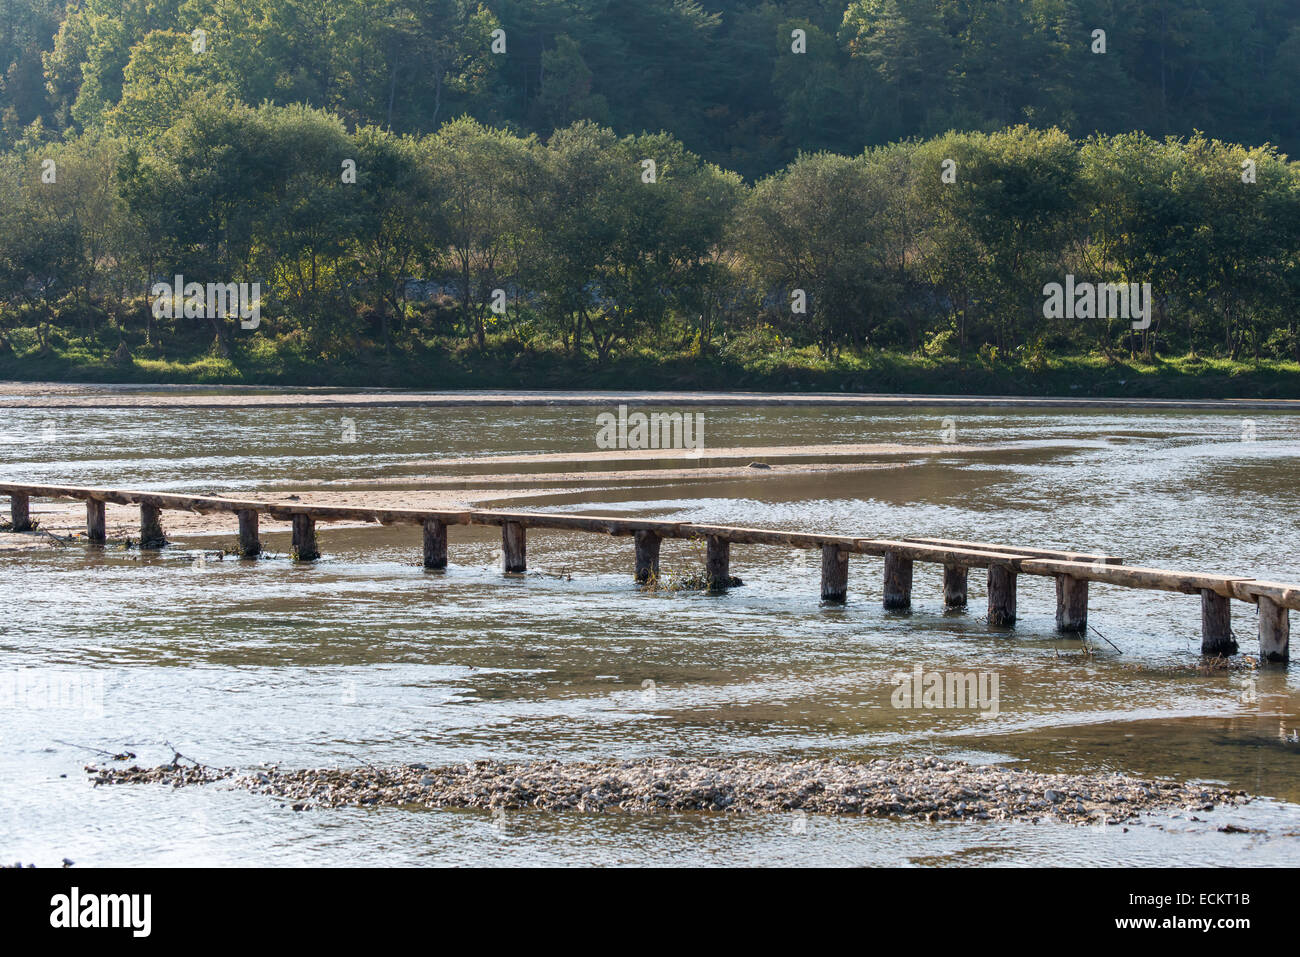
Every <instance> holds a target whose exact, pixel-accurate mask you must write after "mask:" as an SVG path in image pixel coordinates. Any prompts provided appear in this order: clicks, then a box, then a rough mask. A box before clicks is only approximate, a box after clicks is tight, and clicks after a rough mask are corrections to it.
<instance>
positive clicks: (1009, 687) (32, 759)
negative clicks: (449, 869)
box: [0, 406, 1300, 866]
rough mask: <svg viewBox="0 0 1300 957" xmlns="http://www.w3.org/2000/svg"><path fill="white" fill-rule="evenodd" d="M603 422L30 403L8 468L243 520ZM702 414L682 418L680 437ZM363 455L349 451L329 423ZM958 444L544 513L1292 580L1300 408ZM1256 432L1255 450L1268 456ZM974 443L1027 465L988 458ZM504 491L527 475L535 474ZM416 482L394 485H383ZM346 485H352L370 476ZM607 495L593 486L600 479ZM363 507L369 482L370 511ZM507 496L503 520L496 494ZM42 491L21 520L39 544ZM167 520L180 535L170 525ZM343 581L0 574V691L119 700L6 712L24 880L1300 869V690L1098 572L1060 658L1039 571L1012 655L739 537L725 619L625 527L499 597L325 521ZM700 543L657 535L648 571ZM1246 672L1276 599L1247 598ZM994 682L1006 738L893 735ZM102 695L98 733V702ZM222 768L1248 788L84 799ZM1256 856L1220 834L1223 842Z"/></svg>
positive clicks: (0, 439)
mask: <svg viewBox="0 0 1300 957" xmlns="http://www.w3.org/2000/svg"><path fill="white" fill-rule="evenodd" d="M598 411H600V410H599V409H592V408H573V407H554V408H517V409H509V408H480V409H473V408H461V409H352V410H348V409H312V408H298V409H278V410H271V409H258V408H232V409H193V410H184V409H165V408H160V409H101V410H66V411H60V410H57V409H30V410H27V409H7V410H3V412H0V417H2V418H0V422H2V423H3V427H2V428H0V460H2V464H0V478H2V479H3V480H7V481H31V482H58V483H64V484H82V485H97V484H98V485H105V486H119V487H150V488H157V489H166V490H177V491H181V490H188V491H195V492H218V493H227V494H235V493H237V494H248V495H252V494H256V493H257V492H259V491H268V492H269V491H285V490H289V489H294V490H300V489H317V488H319V489H329V488H340V489H343V488H346V489H348V490H354V489H356V488H365V487H366V485H367V484H368V483H376V482H379V481H381V480H382V481H383V482H385V483H386V484H385V485H384V486H383V487H384V488H385V489H389V490H391V489H393V488H402V487H408V488H419V487H420V478H421V477H423V476H430V475H435V474H438V472H439V467H438V464H437V463H438V461H439V460H442V459H447V458H452V457H458V456H465V455H505V454H522V453H534V452H591V451H594V450H595V445H594V436H595V433H596V425H595V416H596V414H597V412H598ZM692 411H695V410H692ZM702 411H704V413H705V416H706V423H707V424H706V431H705V440H706V442H707V444H708V445H709V446H710V447H711V448H715V449H716V448H723V447H737V446H758V445H795V444H802V443H808V444H813V443H858V442H891V443H907V444H917V445H922V444H924V445H936V444H939V442H940V433H941V429H942V420H943V419H944V418H945V417H947V416H950V415H953V413H952V411H951V410H945V409H943V408H942V407H939V406H936V407H935V408H933V409H925V410H910V409H909V410H852V409H830V408H802V409H801V408H720V409H704V410H702ZM344 416H347V417H350V418H352V419H353V420H354V422H353V424H352V425H353V427H354V429H355V438H356V441H355V442H345V441H343V438H344V435H345V428H346V427H345V425H344V424H343V423H342V422H341V419H342V418H343V417H344ZM955 418H956V426H957V442H956V443H955V444H953V445H951V446H950V447H948V448H946V449H945V450H943V451H942V452H939V453H933V454H921V453H918V454H915V455H911V454H909V455H904V456H901V457H899V458H897V459H892V460H889V461H887V462H885V463H884V464H887V465H891V466H897V467H890V468H882V469H877V470H872V471H861V472H848V473H844V472H841V473H823V474H820V475H808V476H791V475H780V474H771V473H769V474H763V473H762V472H758V471H755V473H754V475H753V477H752V478H751V477H745V478H743V479H735V478H729V479H723V480H717V479H714V480H703V479H692V480H688V481H683V482H673V481H669V480H653V481H644V482H640V483H636V484H633V485H623V486H618V487H615V486H614V485H613V484H612V483H610V484H609V485H608V487H601V488H600V489H599V490H597V491H596V492H590V491H567V492H564V493H562V494H558V495H553V496H549V497H545V498H540V499H529V500H528V502H527V507H529V508H534V507H538V508H558V509H574V510H595V511H599V512H609V511H619V512H626V513H628V514H634V515H641V516H656V517H666V518H673V519H680V520H693V521H705V522H720V523H731V524H741V525H758V526H767V527H779V528H787V529H793V530H801V531H835V532H843V533H853V534H858V535H870V536H876V537H899V536H905V535H932V536H942V537H947V538H965V539H972V540H980V541H993V542H1005V543H1011V544H1020V545H1038V546H1040V547H1065V546H1069V547H1076V548H1081V549H1087V550H1095V551H1104V552H1107V553H1111V554H1118V555H1122V556H1123V557H1124V559H1125V560H1127V561H1129V562H1131V563H1135V564H1149V565H1157V566H1164V567H1170V568H1177V567H1190V568H1194V569H1199V570H1206V571H1213V570H1219V571H1223V572H1227V573H1236V574H1249V575H1254V576H1259V577H1266V578H1271V579H1278V580H1284V581H1288V580H1289V581H1300V547H1297V546H1298V544H1300V536H1298V535H1297V530H1298V529H1297V515H1298V514H1300V510H1298V506H1300V458H1298V455H1300V416H1292V415H1284V414H1266V413H1253V414H1252V418H1251V420H1250V421H1249V422H1244V421H1243V419H1242V417H1241V416H1240V415H1230V414H1226V413H1225V414H1217V413H1119V412H1106V411H1089V412H1082V411H1071V412H1054V411H1051V410H1035V411H1025V412H1016V411H1008V410H997V411H992V412H989V413H986V414H980V413H974V412H970V411H962V412H959V413H958V414H956V416H955ZM1243 439H1253V440H1250V441H1243ZM978 443H1005V444H1007V445H1008V446H1009V447H1008V448H1007V449H1005V450H1002V451H997V452H988V451H984V452H971V451H968V450H967V449H966V448H965V447H966V446H968V445H973V444H978ZM509 470H510V471H518V470H519V467H518V466H513V465H512V466H510V467H509ZM395 480H396V482H397V484H396V485H394V484H393V482H394V481H395ZM345 483H346V484H345ZM593 483H594V484H597V485H599V484H600V479H599V477H598V476H597V477H594V478H593ZM376 487H378V486H376ZM509 501H510V500H509V499H508V498H504V497H503V498H501V499H498V500H496V501H494V502H492V503H489V504H497V505H505V504H508V503H509ZM42 507H45V503H41V502H37V503H34V512H35V515H36V517H38V518H39V517H40V509H41V508H42ZM164 523H166V513H164ZM319 533H320V543H321V547H322V550H323V551H324V553H325V555H324V558H323V559H322V560H321V561H320V562H318V563H316V564H314V565H311V566H294V565H292V564H291V563H290V562H289V561H288V560H287V559H286V558H285V557H284V554H285V552H287V550H288V542H287V535H285V534H283V533H270V534H267V535H266V536H265V539H266V542H267V544H268V545H269V546H270V550H271V551H272V552H273V553H278V555H279V557H272V558H269V559H267V560H263V561H257V562H239V561H234V560H230V559H227V560H226V561H221V562H218V561H212V560H208V561H206V562H204V563H203V564H202V566H201V567H198V568H196V567H195V566H194V558H195V556H196V554H197V553H198V551H199V550H200V549H202V548H205V547H206V548H212V547H215V546H216V545H218V544H225V543H227V542H229V541H230V540H232V539H233V535H234V529H233V525H232V528H231V530H230V532H229V533H228V534H224V535H219V536H215V537H212V536H191V537H188V538H186V537H181V536H175V535H174V536H173V539H174V545H173V547H171V548H168V549H166V550H164V551H163V552H162V553H161V554H158V555H155V554H149V553H144V554H142V553H140V552H138V551H126V550H122V549H120V548H113V547H111V546H110V547H109V548H107V549H90V548H88V547H86V546H83V545H75V546H69V547H66V548H61V549H49V550H41V551H35V552H23V553H0V609H3V618H2V620H0V672H3V673H5V674H7V675H10V676H12V675H13V674H15V673H17V672H20V671H24V670H28V669H35V670H37V671H39V672H42V673H43V674H45V675H47V676H58V675H64V676H66V675H72V676H75V679H76V680H77V681H79V682H81V683H82V687H85V688H90V689H92V690H94V689H98V688H101V687H102V696H99V697H95V696H94V695H92V698H94V699H95V700H94V701H93V705H94V706H93V707H89V708H80V707H52V706H44V707H34V706H32V702H30V701H27V702H26V703H24V702H23V701H19V700H9V701H5V702H0V857H2V858H3V859H4V860H5V861H6V862H13V861H18V860H22V861H24V862H32V863H36V864H39V865H43V866H50V865H57V864H58V863H59V861H60V859H61V858H63V857H69V858H71V859H73V860H75V861H76V862H77V865H78V866H84V865H95V864H143V863H159V864H293V863H305V864H414V863H511V862H518V863H557V862H567V863H579V862H580V863H610V864H655V863H668V862H671V863H674V864H679V865H683V864H685V865H691V864H705V865H707V864H722V863H754V864H791V863H793V864H807V863H831V864H886V863H890V864H892V863H907V862H912V863H917V864H938V863H947V864H961V863H966V864H1018V863H1075V864H1091V863H1106V864H1180V863H1233V864H1242V863H1261V864H1262V863H1291V864H1294V863H1297V862H1300V844H1298V843H1297V840H1298V838H1297V835H1300V807H1298V806H1297V805H1296V804H1293V803H1290V802H1300V739H1298V738H1297V731H1298V730H1300V674H1297V672H1298V671H1300V666H1297V667H1295V668H1292V669H1291V672H1290V673H1288V672H1287V671H1286V670H1284V669H1278V668H1273V669H1265V670H1263V671H1260V672H1258V673H1257V674H1255V675H1254V676H1253V677H1252V675H1251V674H1250V673H1249V672H1246V671H1241V670H1238V671H1234V672H1232V673H1221V674H1212V675H1202V674H1199V673H1198V672H1197V669H1196V665H1197V664H1198V661H1199V659H1198V656H1197V651H1198V648H1199V640H1200V639H1199V613H1200V606H1199V600H1198V599H1197V598H1196V597H1194V596H1186V595H1174V594H1166V593H1162V592H1146V591H1133V590H1127V589H1119V588H1111V587H1107V586H1099V585H1095V584H1094V585H1093V588H1092V595H1091V601H1090V606H1089V612H1090V614H1089V620H1090V623H1091V624H1092V625H1093V626H1094V628H1095V631H1093V632H1092V633H1091V634H1090V636H1089V641H1088V646H1087V648H1085V646H1084V645H1083V644H1082V643H1081V642H1079V641H1077V640H1061V639H1058V638H1057V636H1056V635H1055V634H1054V632H1053V626H1054V617H1053V616H1054V591H1053V583H1052V582H1051V580H1050V579H1038V578H1032V577H1028V576H1022V577H1021V579H1020V589H1019V610H1020V616H1021V618H1020V620H1019V621H1018V622H1017V624H1016V626H1015V628H1014V629H1011V630H1006V629H995V628H991V627H990V626H989V625H988V624H987V623H986V622H985V621H984V620H983V619H982V616H983V614H984V575H983V573H982V572H979V571H972V573H971V579H970V580H971V605H970V608H969V609H968V610H967V611H965V612H960V613H958V612H945V611H944V609H943V605H942V593H941V587H940V578H941V569H939V568H938V567H936V566H929V565H917V566H916V579H915V583H914V587H913V608H912V609H911V611H910V613H897V612H886V611H884V610H883V609H882V608H881V606H880V593H881V582H880V577H881V566H880V562H879V561H878V560H875V559H867V558H858V557H855V558H854V559H853V560H852V563H851V568H850V581H849V587H850V601H849V603H848V604H847V605H846V606H844V607H842V608H837V607H822V606H820V605H819V602H818V581H819V556H816V555H813V554H812V553H792V552H789V551H787V550H784V549H780V548H770V547H748V546H733V549H732V571H733V574H737V575H739V576H740V577H742V578H743V579H744V580H745V582H746V584H745V586H744V587H742V588H738V589H735V590H733V591H731V592H730V593H728V594H727V595H725V596H704V595H700V594H693V593H665V592H647V591H641V590H638V589H637V588H635V587H634V586H633V584H632V582H631V572H632V545H631V542H630V541H629V540H628V539H623V538H606V537H603V536H594V535H583V534H576V533H562V532H549V531H540V530H534V531H532V532H530V534H529V541H528V557H529V566H530V571H529V573H528V574H527V575H526V576H524V577H522V578H521V577H511V578H506V577H504V576H502V575H501V574H500V573H499V571H498V570H497V568H496V565H495V561H496V559H495V555H494V553H495V551H496V549H497V547H498V545H499V542H498V541H497V540H496V539H495V537H494V532H493V530H492V529H485V528H475V529H465V528H458V527H454V528H452V529H451V530H450V535H451V567H450V568H449V569H448V570H447V571H446V572H445V573H433V572H426V571H425V570H424V569H422V568H421V567H420V566H419V558H420V554H419V548H420V541H419V532H418V529H412V528H406V529H401V528H394V529H380V528H370V529H343V528H331V527H329V526H324V525H322V526H320V528H319ZM702 560H703V555H702V549H701V548H700V547H699V546H698V545H695V544H692V543H688V542H673V541H668V542H665V544H664V550H663V559H662V561H663V567H664V570H665V571H667V572H671V571H695V570H697V568H698V566H699V565H700V564H701V563H702ZM1233 613H1234V629H1235V631H1236V633H1237V634H1238V636H1239V639H1240V640H1241V644H1242V650H1243V653H1246V654H1253V653H1254V652H1255V651H1256V650H1257V639H1256V632H1255V612H1254V609H1253V608H1252V607H1251V606H1248V605H1244V604H1241V603H1236V602H1234V603H1233ZM917 664H920V665H922V666H923V667H924V669H925V670H927V671H963V672H970V671H985V672H992V673H996V674H997V675H998V676H999V681H1000V701H999V707H998V714H997V716H996V717H981V716H980V714H979V713H978V712H977V711H974V710H960V711H957V710H948V711H941V710H919V709H918V710H900V709H897V708H895V707H893V706H892V704H891V694H892V692H893V690H894V687H895V684H894V681H893V676H894V675H895V674H896V673H897V672H899V671H908V672H910V671H911V670H912V668H913V667H914V666H915V665H917ZM101 704H102V711H101V709H100V707H99V705H101ZM168 743H170V744H171V745H173V746H174V747H175V748H176V749H178V750H180V751H181V752H182V753H184V754H186V755H189V756H192V757H194V758H197V759H198V760H200V761H202V762H204V763H206V764H211V765H236V766H239V767H249V766H252V765H256V764H258V763H259V762H273V763H279V764H282V765H285V766H293V767H305V766H326V765H329V766H336V765H354V764H361V763H370V764H385V763H397V762H415V761H421V762H424V763H427V764H438V763H448V762H459V761H466V760H474V759H479V758H488V757H492V758H502V759H540V758H547V759H549V758H555V757H558V758H563V759H573V760H579V759H597V758H608V757H626V758H634V757H646V756H654V755H671V756H681V757H691V756H705V755H714V756H717V755H742V754H743V755H755V756H765V757H790V758H794V757H799V756H811V755H816V756H837V757H842V758H846V759H869V758H872V757H876V756H890V755H899V754H926V753H935V754H940V755H949V756H955V757H961V758H964V759H966V760H973V761H1001V762H1006V763H1009V764H1011V765H1013V766H1023V767H1028V768H1032V769H1035V770H1044V771H1054V770H1064V771H1103V772H1109V771H1124V772H1130V773H1134V774H1141V775H1163V776H1170V777H1175V778H1180V779H1189V778H1190V779H1202V780H1212V781H1218V782H1224V783H1226V784H1229V785H1232V786H1234V787H1241V788H1245V789H1247V790H1250V791H1252V792H1255V793H1258V794H1260V795H1263V796H1265V797H1266V798H1267V800H1263V801H1261V802H1259V803H1257V804H1255V805H1252V806H1248V807H1246V808H1243V809H1240V810H1237V811H1232V812H1225V811H1215V812H1212V813H1209V814H1205V813H1201V814H1198V815H1195V816H1196V817H1200V818H1202V820H1199V821H1198V820H1193V819H1192V818H1193V815H1192V814H1191V813H1190V812H1179V813H1175V814H1172V815H1169V814H1166V815H1162V816H1156V817H1152V818H1149V819H1148V823H1147V824H1146V825H1145V826H1137V827H1130V828H1129V829H1128V831H1127V832H1125V831H1124V830H1122V829H1121V828H1119V827H1109V828H1104V827H1103V828H1098V827H1082V828H1079V827H1072V826H1067V825H1057V824H1037V825H1034V824H1024V823H997V822H972V823H963V824H940V825H935V824H928V825H927V824H916V823H899V822H893V821H888V820H857V819H848V818H815V819H811V820H810V821H809V822H808V826H807V829H806V831H803V832H800V830H799V829H798V828H796V827H794V826H793V822H792V820H791V819H787V818H784V817H781V816H751V817H740V816H735V815H731V816H726V815H722V814H717V815H709V814H698V815H661V816H630V815H625V814H620V813H605V814H589V815H584V814H576V813H570V814H556V813H541V812H536V813H530V812H515V813H511V814H509V815H508V816H507V822H506V826H505V827H504V828H498V827H494V826H493V822H492V819H491V817H490V816H489V815H488V814H487V813H485V812H476V811H412V810H403V809H365V810H361V809H358V810H332V811H310V812H305V813H295V812H293V811H292V810H290V809H288V808H282V807H281V806H280V805H279V804H278V803H276V802H274V801H273V800H271V799H268V798H265V797H261V796H257V795H251V794H248V793H244V792H240V791H233V790H229V789H226V788H224V787H222V786H219V785H218V786H212V787H205V788H192V789H184V790H181V791H170V790H166V789H163V788H152V787H136V788H100V789H94V788H92V787H91V786H90V785H89V783H88V782H87V780H86V775H85V774H84V772H83V771H82V766H83V765H84V764H86V763H87V762H90V761H98V760H103V758H102V757H101V756H100V755H97V754H95V753H94V752H92V751H89V750H86V749H87V748H98V749H104V750H107V751H113V752H115V751H121V750H123V749H124V748H129V749H131V750H133V751H135V752H136V753H137V754H138V756H139V758H138V763H141V764H157V763H160V762H161V761H163V760H165V759H167V758H170V756H171V753H172V752H171V750H170V748H169V747H168ZM1229 822H1231V823H1235V824H1238V825H1240V826H1244V827H1249V828H1251V829H1253V830H1255V831H1257V833H1250V834H1228V833H1222V832H1220V831H1218V828H1219V827H1220V826H1222V825H1223V824H1225V823H1229Z"/></svg>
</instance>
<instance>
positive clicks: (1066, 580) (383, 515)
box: [0, 483, 1300, 663]
mask: <svg viewBox="0 0 1300 957" xmlns="http://www.w3.org/2000/svg"><path fill="white" fill-rule="evenodd" d="M0 494H7V495H8V496H9V499H10V514H11V518H12V528H13V530H14V531H27V530H30V529H31V528H32V527H33V526H32V522H31V518H30V513H29V504H30V501H31V499H32V498H54V499H74V500H82V501H84V502H85V503H86V538H87V540H88V541H90V542H92V543H103V542H104V540H105V525H104V506H105V504H106V503H110V502H111V503H113V504H115V505H135V506H139V509H140V547H142V548H159V547H162V546H164V545H165V544H166V543H167V540H166V536H165V534H164V532H163V527H162V512H163V511H165V510H173V511H185V512H197V513H200V514H210V513H217V512H228V513H232V514H233V515H234V516H237V517H238V522H239V554H240V555H241V556H243V557H246V558H254V557H256V556H257V555H258V554H260V552H261V550H262V546H261V542H260V540H259V538H258V519H259V516H262V515H266V516H268V517H269V518H272V519H275V520H278V521H287V522H290V523H292V526H293V552H292V556H293V558H294V559H295V560H296V561H313V560H315V559H317V558H319V557H320V552H319V550H318V548H317V544H316V523H317V522H364V523H376V524H379V525H416V526H420V527H422V528H423V532H424V566H425V567H426V568H434V569H436V568H446V566H447V528H448V526H452V525H495V526H499V527H500V528H501V550H502V555H503V557H504V560H505V561H504V564H505V571H506V572H507V573H510V574H515V573H520V572H523V571H524V570H525V569H526V568H527V543H526V530H527V529H529V528H537V529H561V530H566V531H579V532H595V533H598V534H605V535H618V536H630V537H631V538H632V539H633V541H634V543H635V550H636V562H635V574H634V578H635V580H636V581H637V582H638V583H641V584H645V583H649V582H652V581H654V580H655V579H656V578H657V577H658V575H659V546H660V544H661V543H662V542H663V540H664V539H665V538H674V539H693V540H701V539H702V540H703V541H704V542H705V543H706V554H705V569H704V573H705V582H706V584H708V585H709V586H710V590H713V591H721V590H724V589H725V583H726V581H727V579H728V577H729V575H730V563H731V546H732V545H733V544H737V545H780V546H786V547H789V548H799V549H810V550H813V551H818V550H819V551H820V552H821V557H822V576H821V597H822V600H823V601H824V602H828V603H840V602H843V601H844V600H845V599H846V597H847V594H848V576H849V556H851V555H867V556H872V557H878V558H883V559H884V606H885V607H886V608H890V609H906V608H908V607H909V606H910V605H911V602H912V566H913V564H914V563H916V562H931V563H934V564H939V565H942V566H943V598H944V604H945V605H946V606H947V607H949V608H962V607H965V605H966V601H967V576H968V572H969V570H970V569H972V568H983V569H985V570H986V572H987V576H988V590H987V591H988V621H989V624H991V625H994V626H997V627H1010V626H1011V625H1012V624H1014V623H1015V620H1016V579H1017V577H1018V576H1020V575H1038V576H1043V577H1049V578H1054V579H1055V580H1056V626H1057V628H1058V630H1060V631H1062V632H1066V633H1080V632H1084V631H1086V630H1087V627H1088V585H1089V583H1090V582H1099V583H1102V584H1107V585H1120V586H1123V587H1126V588H1145V589H1155V590H1159V591H1172V592H1180V593H1182V594H1187V595H1199V596H1200V599H1201V652H1202V654H1206V655H1215V656H1226V655H1231V654H1235V653H1236V652H1237V642H1236V640H1235V639H1234V637H1233V634H1232V627H1231V601H1233V600H1236V601H1241V602H1246V603H1248V604H1252V605H1255V606H1257V607H1258V609H1259V653H1260V658H1261V659H1262V660H1263V661H1267V662H1277V663H1285V662H1286V661H1287V660H1288V658H1289V657H1290V650H1289V645H1290V611H1291V610H1300V585H1292V584H1286V583H1282V582H1274V581H1265V580H1260V579H1257V578H1253V577H1250V576H1246V575H1219V574H1207V573H1204V572H1193V571H1170V570H1167V569H1162V568H1141V567H1136V566H1132V565H1125V564H1124V563H1123V561H1122V559H1120V558H1119V557H1118V556H1114V555H1099V554H1092V553H1086V552H1076V551H1062V550H1057V549H1047V548H1020V547H1018V546H1010V545H994V544H989V543H987V542H967V541H957V540H953V539H943V538H899V539H875V538H858V537H855V536H851V535H821V534H816V533H804V532H785V531H778V530H773V529H762V528H743V527H737V526H732V525H706V524H700V523H696V522H664V521H654V520H647V519H635V518H625V517H622V516H606V515H569V514H558V513H552V512H528V511H501V510H491V509H470V510H467V511H445V510H428V509H376V508H362V507H355V506H345V505H306V504H295V503H275V502H258V501H246V500H241V499H231V498H219V497H214V496H191V495H176V494H168V493H163V492H138V491H128V490H121V489H102V488H85V487H81V486H67V485H25V484H13V483H0Z"/></svg>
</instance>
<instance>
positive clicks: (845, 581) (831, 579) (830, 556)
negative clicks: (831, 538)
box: [822, 545, 849, 603]
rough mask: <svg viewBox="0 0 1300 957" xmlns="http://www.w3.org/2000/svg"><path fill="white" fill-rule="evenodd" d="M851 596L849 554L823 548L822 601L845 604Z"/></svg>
mask: <svg viewBox="0 0 1300 957" xmlns="http://www.w3.org/2000/svg"><path fill="white" fill-rule="evenodd" d="M848 594H849V553H848V552H845V551H841V550H840V546H838V545H823V546H822V601H830V602H836V603H839V602H843V601H844V600H845V599H846V598H847V597H848Z"/></svg>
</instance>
